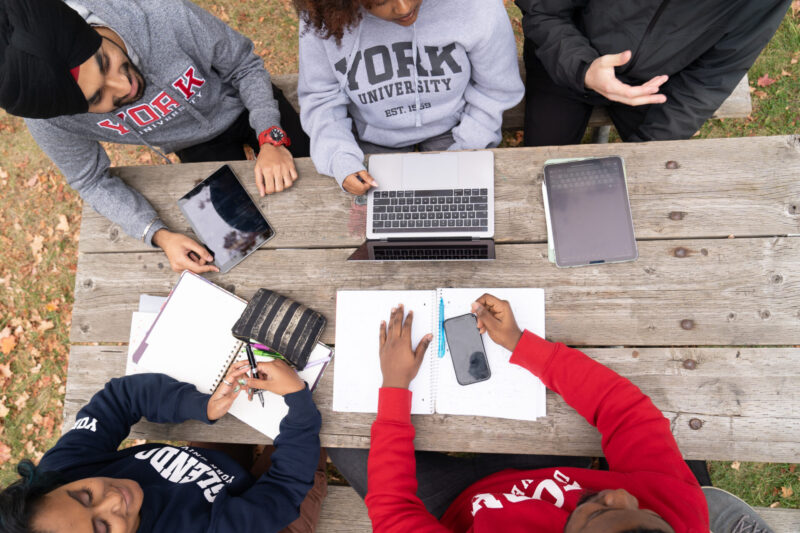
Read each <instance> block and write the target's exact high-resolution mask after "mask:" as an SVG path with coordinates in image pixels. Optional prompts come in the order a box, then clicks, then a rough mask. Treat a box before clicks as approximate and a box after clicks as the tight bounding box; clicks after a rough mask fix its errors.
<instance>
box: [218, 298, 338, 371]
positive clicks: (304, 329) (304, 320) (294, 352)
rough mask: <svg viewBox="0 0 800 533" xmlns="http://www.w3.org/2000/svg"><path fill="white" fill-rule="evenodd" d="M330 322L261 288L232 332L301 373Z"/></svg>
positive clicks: (306, 308)
mask: <svg viewBox="0 0 800 533" xmlns="http://www.w3.org/2000/svg"><path fill="white" fill-rule="evenodd" d="M326 322H327V321H326V320H325V317H324V316H322V315H321V314H320V313H318V312H316V311H314V310H313V309H309V308H308V307H306V306H305V305H303V304H300V303H297V302H295V301H293V300H290V299H289V298H287V297H285V296H281V295H280V294H278V293H276V292H273V291H270V290H267V289H259V290H258V292H256V294H255V295H254V296H253V298H252V299H251V300H250V302H248V304H247V307H246V308H245V310H244V312H243V313H242V316H240V317H239V320H237V321H236V323H235V324H234V325H233V328H232V329H231V333H232V334H233V336H234V337H236V338H237V339H239V340H241V341H244V342H249V341H250V339H253V340H255V341H256V342H258V343H259V344H264V345H266V346H269V347H270V348H272V349H273V350H275V351H276V352H278V353H279V354H281V355H282V356H284V357H285V358H286V360H287V361H289V363H290V364H291V365H292V366H294V367H295V368H296V369H297V370H303V369H304V368H305V366H306V363H308V357H309V356H310V355H311V352H312V351H313V350H314V346H315V345H316V344H317V341H318V340H319V337H320V335H321V334H322V330H323V329H325V324H326Z"/></svg>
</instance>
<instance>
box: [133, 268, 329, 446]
mask: <svg viewBox="0 0 800 533" xmlns="http://www.w3.org/2000/svg"><path fill="white" fill-rule="evenodd" d="M246 305H247V302H246V301H245V300H242V299H241V298H239V297H238V296H236V295H234V294H231V293H230V292H228V291H226V290H225V289H223V288H221V287H219V286H217V285H215V284H213V283H211V282H210V281H208V280H206V279H205V278H203V277H201V276H198V275H197V274H193V273H191V272H189V271H185V272H184V273H183V274H181V277H180V279H179V280H178V283H177V284H176V285H175V286H174V287H173V288H172V291H171V292H170V294H169V296H168V297H167V300H166V302H164V304H163V305H162V306H161V310H160V311H159V312H158V314H157V315H156V316H155V319H152V318H150V321H151V322H152V325H150V326H149V328H147V329H146V333H144V336H143V338H142V336H141V335H142V331H145V328H146V327H147V326H146V325H144V324H146V323H147V320H148V317H147V315H148V314H149V313H138V314H137V313H135V314H134V316H133V317H132V318H133V320H132V324H131V347H130V348H129V352H131V353H130V356H129V362H128V366H127V369H128V373H133V372H159V373H163V374H167V375H168V376H170V377H173V378H175V379H177V380H179V381H185V382H187V383H191V384H193V385H194V386H195V387H197V390H198V391H200V392H202V393H205V394H212V393H213V392H214V391H215V390H216V388H217V386H218V385H219V383H220V381H222V378H223V377H224V376H225V374H226V372H227V369H228V367H229V366H230V365H231V363H232V362H233V361H234V360H236V359H246V358H247V356H246V353H245V350H244V344H243V343H242V342H241V341H239V340H237V339H236V338H235V337H233V336H232V335H231V327H232V326H233V324H234V323H235V322H236V320H237V319H238V318H239V316H240V315H241V314H242V311H244V308H245V307H246ZM151 316H152V315H151ZM134 335H136V336H137V337H138V339H137V338H134ZM139 339H141V340H139ZM134 346H136V348H135V349H134V348H133V347H134ZM330 355H331V350H330V348H328V347H327V346H325V345H324V344H322V343H317V346H316V348H315V349H314V351H313V352H312V354H311V356H310V357H309V363H308V365H307V368H306V369H305V370H303V371H302V372H299V375H300V377H301V378H302V379H303V380H304V381H306V383H308V385H309V388H310V389H311V390H313V389H314V387H315V386H316V384H317V382H318V381H319V379H320V377H321V376H322V373H323V372H324V370H325V368H326V367H327V363H328V361H329V360H330ZM264 403H265V406H264V407H263V408H262V407H261V403H260V402H259V401H258V398H254V399H253V401H248V399H247V397H246V395H244V394H241V395H240V396H239V397H238V398H237V399H236V401H235V402H234V403H233V405H232V406H231V409H230V411H229V412H230V413H231V414H232V415H234V416H236V417H237V418H239V419H240V420H242V421H243V422H245V423H247V424H249V425H250V426H252V427H253V428H255V429H257V430H258V431H260V432H262V433H264V434H265V435H267V436H268V437H270V438H275V436H277V435H278V432H279V426H280V421H281V419H283V417H284V416H285V415H286V413H287V412H288V410H289V409H288V407H287V406H286V403H285V402H284V401H283V398H282V397H281V396H279V395H277V394H273V393H270V392H267V391H265V392H264Z"/></svg>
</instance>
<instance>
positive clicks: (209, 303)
mask: <svg viewBox="0 0 800 533" xmlns="http://www.w3.org/2000/svg"><path fill="white" fill-rule="evenodd" d="M246 306H247V303H246V302H245V301H244V300H241V299H239V298H238V297H236V296H234V295H233V294H231V293H229V292H227V291H225V290H224V289H222V288H220V287H217V286H216V285H214V284H213V283H211V282H209V281H206V280H205V279H203V278H201V277H200V276H197V275H195V274H191V273H190V272H184V273H183V274H182V275H181V277H180V279H179V280H178V283H177V284H176V285H175V288H174V289H173V291H172V293H171V294H170V297H169V300H168V301H167V303H166V305H164V307H163V308H162V309H161V312H160V314H159V315H158V318H156V321H155V323H154V324H153V327H152V329H151V330H150V332H149V333H148V335H147V337H146V338H145V340H144V341H143V342H142V345H141V346H140V348H139V349H138V350H137V352H140V353H141V358H140V359H139V360H138V361H137V363H138V365H139V367H141V368H143V369H145V370H146V371H148V372H161V373H163V374H167V375H168V376H170V377H173V378H175V379H177V380H179V381H186V382H188V383H191V384H193V385H195V386H196V387H197V390H199V391H200V392H203V393H205V394H211V393H212V392H213V391H214V388H215V386H216V384H217V383H218V382H219V379H221V377H222V376H224V373H225V370H226V369H227V367H228V364H229V363H230V361H231V360H232V359H233V357H234V356H235V354H234V351H235V350H236V349H237V348H238V347H239V345H240V343H239V341H237V340H236V339H235V338H234V337H233V336H232V335H231V328H232V327H233V324H234V323H235V322H236V320H237V319H238V318H239V316H240V315H241V314H242V312H243V311H244V308H245V307H246ZM134 359H135V357H134Z"/></svg>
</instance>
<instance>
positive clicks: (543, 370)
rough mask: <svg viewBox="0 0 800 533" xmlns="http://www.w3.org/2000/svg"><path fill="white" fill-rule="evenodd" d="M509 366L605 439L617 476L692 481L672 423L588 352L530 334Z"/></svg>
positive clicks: (525, 337)
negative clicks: (659, 475)
mask: <svg viewBox="0 0 800 533" xmlns="http://www.w3.org/2000/svg"><path fill="white" fill-rule="evenodd" d="M510 362H511V363H512V364H517V365H520V366H522V367H524V368H526V369H528V370H529V371H530V372H531V373H533V374H534V375H536V376H538V377H539V378H540V379H541V380H542V382H543V383H544V384H545V385H546V386H547V387H548V388H549V389H552V390H553V391H555V392H557V393H558V394H560V395H561V397H562V398H564V401H566V402H567V403H568V404H569V405H570V406H571V407H572V408H574V409H575V410H576V411H578V413H579V414H580V415H581V416H583V417H584V418H585V419H586V420H587V422H589V423H590V424H592V425H593V426H595V427H597V429H598V430H599V431H600V433H601V434H602V435H603V440H602V444H603V452H604V454H605V455H606V457H607V458H608V462H609V465H610V466H611V468H612V470H617V471H633V470H651V471H654V472H665V473H668V474H670V475H673V476H683V477H685V478H686V479H687V480H690V479H693V478H692V477H691V472H689V471H688V468H687V467H686V465H685V463H684V462H683V460H682V457H681V453H680V451H679V450H678V446H677V444H676V442H675V439H674V438H673V436H672V433H671V431H670V427H669V421H668V420H667V419H666V418H664V415H663V414H662V413H661V411H659V410H658V409H657V408H656V407H655V405H653V403H652V402H651V401H650V398H648V397H647V396H646V395H644V394H643V393H642V391H640V390H639V388H638V387H636V386H635V385H634V384H633V383H631V382H630V381H629V380H627V379H625V378H624V377H622V376H620V375H619V374H617V373H616V372H614V371H613V370H611V369H610V368H608V367H606V366H604V365H601V364H600V363H598V362H596V361H594V360H593V359H591V358H590V357H588V356H587V355H586V354H584V353H583V352H581V351H579V350H576V349H574V348H569V347H567V346H565V345H564V344H561V343H552V342H548V341H546V340H544V339H542V338H540V337H538V336H536V335H534V334H533V333H531V332H529V331H525V332H524V333H523V335H522V338H521V339H520V341H519V343H518V344H517V346H516V348H515V349H514V352H513V354H512V355H511V359H510Z"/></svg>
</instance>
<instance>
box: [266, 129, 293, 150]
mask: <svg viewBox="0 0 800 533" xmlns="http://www.w3.org/2000/svg"><path fill="white" fill-rule="evenodd" d="M272 130H278V131H280V132H281V133H282V134H283V138H282V139H281V140H280V141H276V140H275V139H273V138H272V137H271V136H270V132H271V131H272ZM266 143H269V144H271V145H273V146H281V145H286V146H290V145H291V144H292V141H291V139H289V136H288V135H286V132H285V131H283V130H282V129H281V128H279V127H278V126H272V127H271V128H268V129H266V130H264V131H262V132H261V133H259V134H258V145H259V146H263V145H264V144H266Z"/></svg>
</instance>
